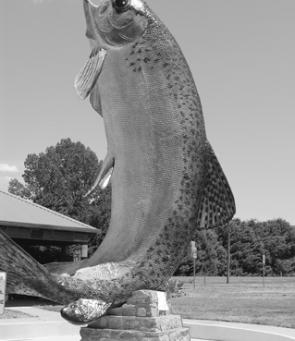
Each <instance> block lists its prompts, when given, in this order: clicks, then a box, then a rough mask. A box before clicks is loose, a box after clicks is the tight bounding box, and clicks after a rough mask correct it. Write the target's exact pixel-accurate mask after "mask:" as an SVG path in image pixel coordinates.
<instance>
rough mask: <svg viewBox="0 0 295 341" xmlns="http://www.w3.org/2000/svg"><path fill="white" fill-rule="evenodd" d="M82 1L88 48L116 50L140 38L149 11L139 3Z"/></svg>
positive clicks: (131, 0)
mask: <svg viewBox="0 0 295 341" xmlns="http://www.w3.org/2000/svg"><path fill="white" fill-rule="evenodd" d="M83 1H84V11H85V16H86V22H87V31H86V36H87V38H89V39H90V41H91V45H92V46H97V47H101V48H104V49H111V48H120V47H123V46H125V45H127V44H130V43H132V42H134V41H136V40H137V39H138V38H139V37H141V36H142V35H143V34H144V32H145V30H146V28H147V26H148V22H149V11H148V8H147V6H146V4H145V3H144V1H142V0H99V3H98V4H97V5H96V4H93V3H92V2H91V1H90V0H83Z"/></svg>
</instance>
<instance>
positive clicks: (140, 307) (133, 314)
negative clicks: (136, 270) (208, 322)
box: [80, 290, 191, 341]
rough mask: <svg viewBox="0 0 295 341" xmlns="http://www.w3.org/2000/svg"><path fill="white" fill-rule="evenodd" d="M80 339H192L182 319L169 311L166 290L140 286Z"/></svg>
mask: <svg viewBox="0 0 295 341" xmlns="http://www.w3.org/2000/svg"><path fill="white" fill-rule="evenodd" d="M80 334H81V338H82V339H81V341H111V340H112V341H122V340H123V341H190V340H191V338H190V334H189V329H188V328H183V324H182V319H181V317H180V316H177V315H170V313H169V307H168V304H167V301H166V294H165V293H163V292H157V291H151V290H141V291H136V292H134V294H133V295H132V297H131V298H130V299H129V300H128V301H127V302H126V304H124V305H123V306H122V307H120V308H114V309H110V310H109V312H108V315H105V316H103V317H102V318H100V319H99V320H97V321H96V322H94V323H91V324H90V325H89V326H88V327H86V328H81V331H80Z"/></svg>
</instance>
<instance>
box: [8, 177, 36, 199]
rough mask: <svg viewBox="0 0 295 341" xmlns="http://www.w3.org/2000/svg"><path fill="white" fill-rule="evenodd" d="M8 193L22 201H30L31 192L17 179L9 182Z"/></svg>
mask: <svg viewBox="0 0 295 341" xmlns="http://www.w3.org/2000/svg"><path fill="white" fill-rule="evenodd" d="M8 192H9V193H12V194H14V195H17V196H19V197H21V198H24V199H31V192H30V191H29V190H28V188H26V187H25V186H24V185H23V184H22V183H21V182H20V181H18V180H17V179H11V180H10V181H9V185H8Z"/></svg>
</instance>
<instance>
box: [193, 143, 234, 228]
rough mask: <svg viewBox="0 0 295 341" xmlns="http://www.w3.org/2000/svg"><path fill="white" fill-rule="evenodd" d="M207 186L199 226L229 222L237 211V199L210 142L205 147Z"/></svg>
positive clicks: (207, 226)
mask: <svg viewBox="0 0 295 341" xmlns="http://www.w3.org/2000/svg"><path fill="white" fill-rule="evenodd" d="M205 150H206V152H205V173H206V175H205V186H204V191H203V198H202V203H201V206H200V209H199V214H198V223H197V226H198V227H201V228H213V227H216V226H222V225H225V224H227V223H228V222H229V221H230V220H231V219H232V217H233V216H234V214H235V212H236V206H235V200H234V196H233V194H232V191H231V189H230V187H229V184H228V182H227V179H226V177H225V175H224V173H223V170H222V168H221V166H220V164H219V162H218V160H217V158H216V156H215V154H214V151H213V150H212V148H211V146H210V144H209V143H207V144H206V147H205Z"/></svg>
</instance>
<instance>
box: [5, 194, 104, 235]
mask: <svg viewBox="0 0 295 341" xmlns="http://www.w3.org/2000/svg"><path fill="white" fill-rule="evenodd" d="M1 225H2V226H23V227H29V228H44V229H54V230H64V231H74V232H86V233H97V232H98V230H97V229H96V228H94V227H92V226H90V225H86V224H84V223H81V222H79V221H77V220H75V219H72V218H69V217H67V216H65V215H62V214H60V213H57V212H55V211H52V210H49V209H48V208H45V207H43V206H40V205H37V204H35V203H33V202H31V201H29V200H25V199H22V198H20V197H18V196H16V195H13V194H10V193H7V192H3V191H1V190H0V226H1Z"/></svg>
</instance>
